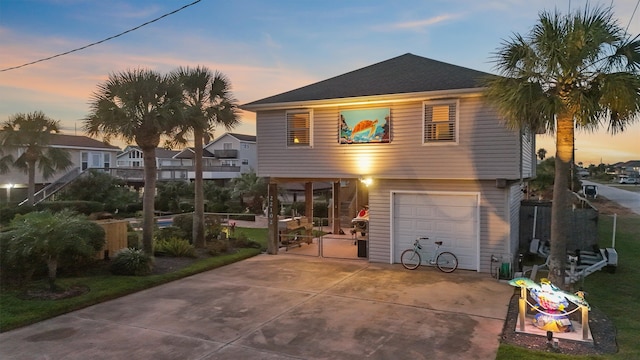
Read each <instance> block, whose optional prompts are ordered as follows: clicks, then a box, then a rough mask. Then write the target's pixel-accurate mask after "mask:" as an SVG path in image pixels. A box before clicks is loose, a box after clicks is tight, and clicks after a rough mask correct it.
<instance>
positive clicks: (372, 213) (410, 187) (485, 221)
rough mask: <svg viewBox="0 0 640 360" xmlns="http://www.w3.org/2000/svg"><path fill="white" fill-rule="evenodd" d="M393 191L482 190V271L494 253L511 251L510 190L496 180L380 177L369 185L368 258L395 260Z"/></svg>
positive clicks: (488, 269) (488, 267)
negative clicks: (392, 226) (416, 179)
mask: <svg viewBox="0 0 640 360" xmlns="http://www.w3.org/2000/svg"><path fill="white" fill-rule="evenodd" d="M392 191H451V192H456V191H457V192H479V193H480V230H479V231H480V271H481V272H489V271H490V266H491V255H492V254H494V255H495V254H507V253H509V243H510V241H511V236H512V235H511V233H510V231H509V227H510V226H511V225H512V224H511V223H510V211H511V210H510V209H509V208H508V206H507V198H508V192H509V189H499V188H496V186H495V181H463V180H459V181H443V180H420V181H415V180H383V179H377V180H374V183H373V184H372V185H371V186H370V187H369V231H370V232H369V261H371V262H381V263H390V262H391V261H392V259H391V243H392V241H393V239H392V238H391V237H392V233H391V221H392V220H391V207H392V204H391V196H390V194H391V192H392ZM516 237H517V233H516Z"/></svg>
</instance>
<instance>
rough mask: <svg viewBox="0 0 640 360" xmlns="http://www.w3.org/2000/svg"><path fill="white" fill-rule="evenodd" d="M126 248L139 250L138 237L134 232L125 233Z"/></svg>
mask: <svg viewBox="0 0 640 360" xmlns="http://www.w3.org/2000/svg"><path fill="white" fill-rule="evenodd" d="M127 247H128V248H132V249H140V248H142V246H140V235H138V233H137V232H135V231H129V232H127Z"/></svg>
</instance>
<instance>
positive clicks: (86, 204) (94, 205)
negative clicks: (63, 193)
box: [36, 200, 104, 215]
mask: <svg viewBox="0 0 640 360" xmlns="http://www.w3.org/2000/svg"><path fill="white" fill-rule="evenodd" d="M36 209H38V210H40V211H42V210H51V211H52V212H59V211H62V210H64V209H70V210H72V211H75V212H77V213H80V214H84V215H89V214H91V213H98V212H103V211H104V204H102V203H100V202H97V201H82V200H71V201H44V202H41V203H39V204H38V205H36Z"/></svg>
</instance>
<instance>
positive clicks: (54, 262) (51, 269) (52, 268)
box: [47, 256, 58, 292]
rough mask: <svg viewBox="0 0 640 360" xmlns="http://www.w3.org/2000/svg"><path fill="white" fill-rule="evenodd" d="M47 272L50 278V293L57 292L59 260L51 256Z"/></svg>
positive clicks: (48, 260)
mask: <svg viewBox="0 0 640 360" xmlns="http://www.w3.org/2000/svg"><path fill="white" fill-rule="evenodd" d="M47 270H48V276H49V291H51V292H54V291H56V273H57V270H58V258H57V257H52V256H49V258H48V259H47Z"/></svg>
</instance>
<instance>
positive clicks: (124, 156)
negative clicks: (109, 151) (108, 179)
mask: <svg viewBox="0 0 640 360" xmlns="http://www.w3.org/2000/svg"><path fill="white" fill-rule="evenodd" d="M178 153H180V152H179V151H176V150H169V149H164V148H156V166H157V167H158V180H178V179H181V180H186V175H184V176H182V175H183V172H181V171H178V172H176V171H174V170H172V169H169V170H168V171H169V173H168V174H167V173H166V172H165V173H162V172H161V171H160V168H161V167H162V165H163V164H166V163H167V162H170V161H171V160H172V159H173V157H174V156H175V155H177V154H178ZM184 173H185V174H186V172H184ZM111 175H113V176H115V177H118V178H121V179H123V180H125V181H126V182H127V183H128V184H130V185H134V186H137V187H141V186H142V185H143V184H144V156H143V153H142V150H141V149H140V148H139V147H138V146H133V145H128V146H127V147H125V148H124V150H123V151H122V152H121V153H119V154H118V156H117V160H116V168H114V169H111ZM163 175H164V178H163Z"/></svg>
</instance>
